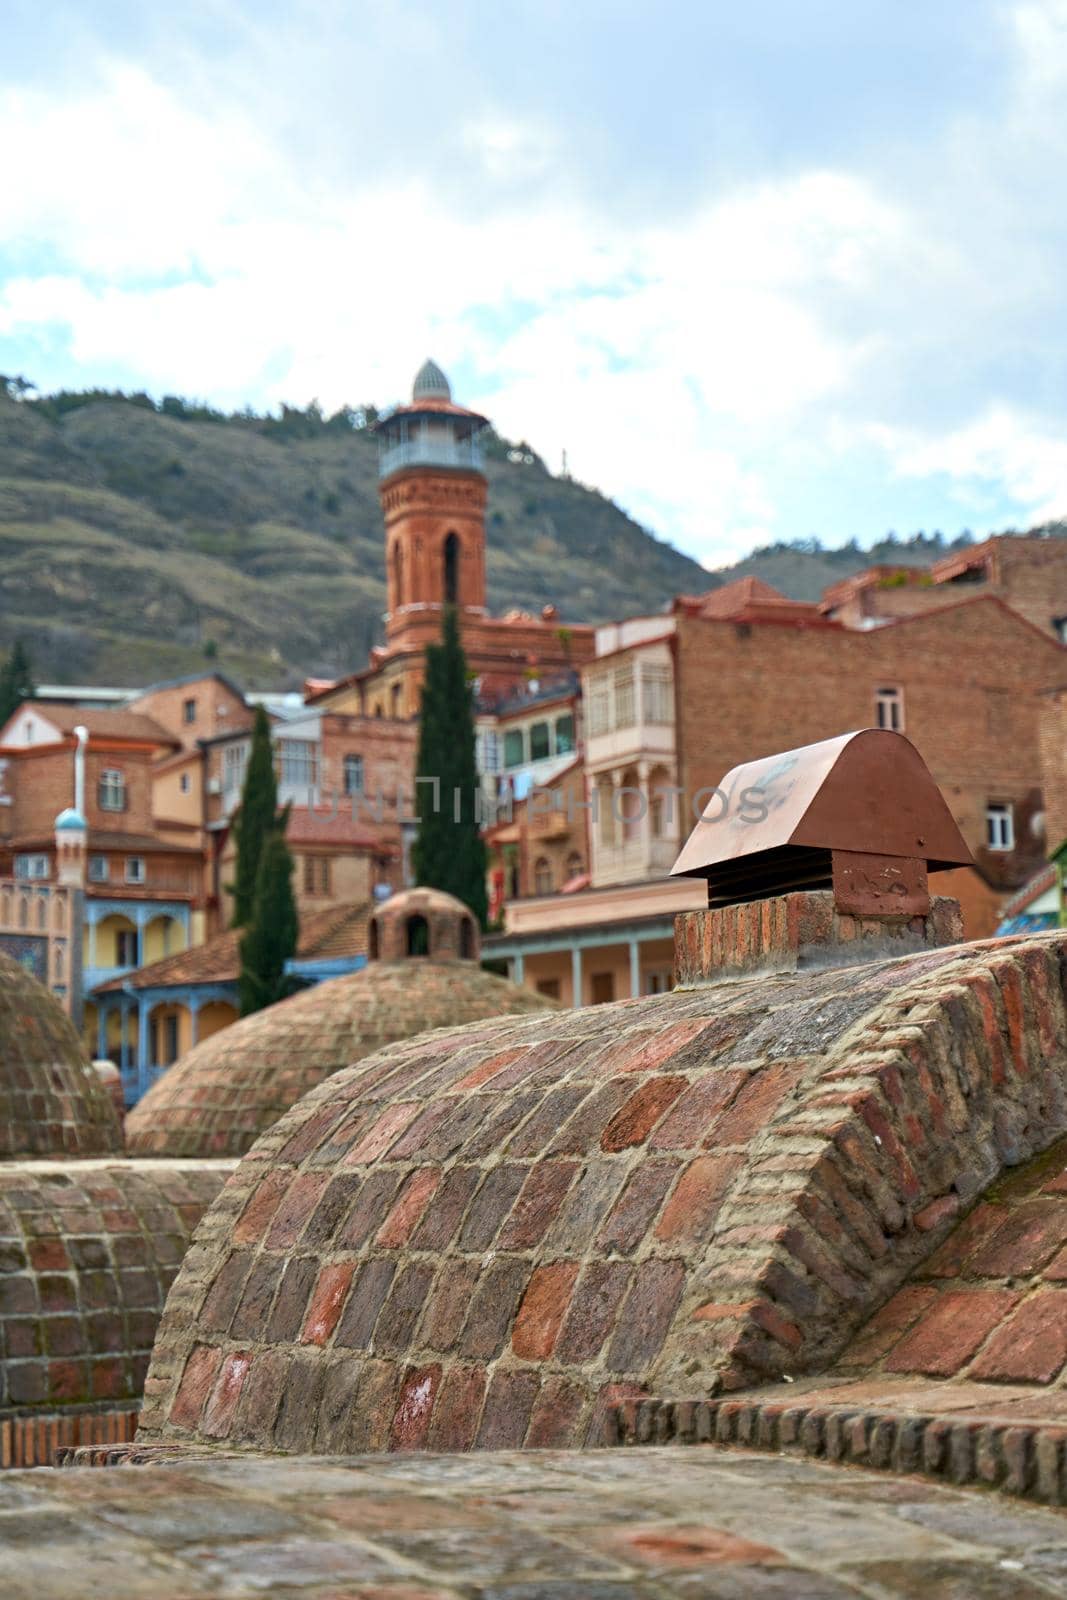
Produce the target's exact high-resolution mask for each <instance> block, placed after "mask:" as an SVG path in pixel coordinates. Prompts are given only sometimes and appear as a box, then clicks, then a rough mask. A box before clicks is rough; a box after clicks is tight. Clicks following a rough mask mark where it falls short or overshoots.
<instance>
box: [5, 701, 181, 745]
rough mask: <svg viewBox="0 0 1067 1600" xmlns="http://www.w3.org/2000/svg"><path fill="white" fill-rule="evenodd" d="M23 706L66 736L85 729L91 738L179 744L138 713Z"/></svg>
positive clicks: (36, 704) (28, 703)
mask: <svg viewBox="0 0 1067 1600" xmlns="http://www.w3.org/2000/svg"><path fill="white" fill-rule="evenodd" d="M25 705H26V706H29V707H32V709H33V710H34V711H36V712H37V713H38V715H39V716H41V717H43V718H44V720H45V721H46V722H50V723H52V725H53V727H56V728H58V729H59V730H60V732H61V733H65V734H72V733H73V732H74V730H75V728H88V730H89V736H90V738H92V737H94V736H95V737H96V738H99V739H135V740H138V741H142V742H143V741H147V742H149V743H151V744H160V745H167V746H175V745H177V744H178V742H179V741H178V740H177V739H175V738H174V736H173V734H169V733H168V732H167V731H166V729H165V728H161V727H160V725H159V723H158V722H156V721H155V720H154V719H153V718H152V717H146V716H142V714H141V713H140V712H139V711H121V710H119V711H116V710H112V709H110V708H109V709H106V710H96V709H87V708H86V707H85V706H62V705H56V704H55V702H54V701H51V700H27V701H26V703H25ZM23 709H25V706H24V707H23Z"/></svg>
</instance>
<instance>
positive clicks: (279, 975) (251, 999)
mask: <svg viewBox="0 0 1067 1600" xmlns="http://www.w3.org/2000/svg"><path fill="white" fill-rule="evenodd" d="M282 820H283V823H284V822H285V821H287V820H288V813H286V815H285V817H284V818H283V819H282ZM299 929H300V923H299V918H298V916H297V910H296V899H295V897H294V895H293V858H292V856H291V855H290V854H289V846H288V845H287V844H286V842H285V829H284V826H282V827H279V828H277V829H275V830H274V831H272V832H271V833H269V834H268V835H267V837H266V839H265V840H264V841H263V850H262V853H261V855H260V858H259V869H258V871H257V873H256V890H255V894H254V896H253V900H252V917H251V920H250V922H249V924H248V927H247V928H246V929H245V931H244V933H243V934H242V936H241V945H240V949H241V977H240V981H239V991H240V996H241V1015H242V1017H247V1016H248V1015H249V1013H250V1012H253V1011H262V1009H263V1007H264V1006H271V1005H273V1004H274V1002H275V1001H276V1000H284V999H285V997H286V995H287V994H290V993H291V992H292V990H293V987H294V985H293V981H292V978H291V977H289V976H288V975H287V974H286V971H285V963H286V962H287V961H288V960H289V958H290V956H292V955H295V954H296V942H297V935H298V933H299Z"/></svg>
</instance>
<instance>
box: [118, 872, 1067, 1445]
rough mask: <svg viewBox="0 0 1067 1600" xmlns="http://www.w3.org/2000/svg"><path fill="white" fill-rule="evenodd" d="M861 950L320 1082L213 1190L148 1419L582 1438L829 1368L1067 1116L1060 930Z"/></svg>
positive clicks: (500, 1030) (398, 1047) (274, 1435)
mask: <svg viewBox="0 0 1067 1600" xmlns="http://www.w3.org/2000/svg"><path fill="white" fill-rule="evenodd" d="M804 899H805V897H803V896H793V897H789V902H790V905H791V904H792V901H793V900H796V901H797V902H798V903H799V902H803V901H804ZM783 905H785V903H784V902H783ZM776 907H777V902H768V903H765V904H764V906H762V907H759V906H757V907H756V908H755V910H756V911H757V912H758V913H760V914H762V915H764V916H765V917H770V918H771V919H772V920H773V918H774V916H775V915H776V914H777V910H776ZM749 909H750V908H748V907H741V908H737V907H731V908H727V913H724V914H723V915H724V916H726V915H727V914H729V915H730V916H732V914H733V913H734V912H736V911H739V910H740V911H742V912H747V911H748V910H749ZM801 909H803V908H802V907H801ZM785 910H789V906H785ZM843 920H844V919H843ZM699 926H700V924H699V923H697V922H695V921H694V922H692V923H690V925H689V932H690V933H693V932H694V930H697V929H699ZM709 926H710V924H709ZM848 926H849V929H850V930H851V933H852V936H853V937H855V929H854V928H852V924H851V923H849V925H848ZM857 944H858V941H857ZM861 960H862V956H861V955H860V954H859V953H858V950H857V954H856V955H855V957H854V962H855V963H856V964H853V965H836V966H831V967H827V968H823V969H818V970H806V971H801V970H793V971H779V972H775V973H772V974H771V975H767V976H763V977H737V978H728V979H724V980H721V981H718V982H715V983H709V984H705V985H704V986H702V987H697V988H693V989H691V990H689V991H677V992H675V993H674V994H672V995H668V996H660V997H656V998H653V999H648V1000H641V1001H630V1002H625V1003H622V1004H618V1005H614V1006H601V1007H596V1008H589V1009H586V1010H579V1011H563V1012H555V1013H551V1014H548V1013H546V1014H544V1015H540V1016H532V1017H526V1018H520V1019H500V1020H495V1021H487V1022H482V1023H479V1024H476V1025H474V1026H469V1027H466V1028H462V1029H456V1030H453V1031H450V1032H445V1033H438V1034H435V1035H433V1036H423V1037H421V1038H419V1039H414V1040H410V1041H405V1042H403V1043H398V1044H395V1045H392V1046H390V1047H388V1048H386V1049H384V1050H382V1051H380V1052H379V1053H378V1054H376V1055H374V1056H372V1057H370V1058H369V1059H367V1060H363V1061H361V1062H359V1063H357V1064H356V1065H354V1066H352V1067H351V1068H349V1069H348V1070H347V1071H345V1072H342V1073H339V1074H337V1075H336V1076H334V1077H332V1078H331V1079H330V1080H329V1081H328V1082H326V1083H323V1084H321V1085H320V1086H319V1087H318V1088H317V1089H315V1090H313V1091H312V1092H311V1093H310V1094H308V1095H307V1096H306V1097H305V1098H304V1099H303V1100H302V1101H301V1102H300V1103H299V1105H296V1106H294V1107H293V1108H292V1110H290V1111H289V1112H288V1113H287V1114H286V1115H285V1116H284V1117H283V1118H282V1119H281V1120H280V1121H279V1122H278V1123H277V1124H276V1125H275V1126H274V1127H273V1128H272V1129H271V1130H270V1131H269V1132H268V1133H267V1134H266V1135H265V1136H264V1137H263V1138H262V1139H261V1140H260V1141H259V1143H258V1144H257V1145H256V1147H255V1150H254V1151H253V1152H252V1153H251V1155H250V1156H249V1157H248V1158H247V1159H246V1160H245V1161H244V1162H242V1163H241V1165H240V1166H239V1168H238V1170H237V1172H236V1174H235V1176H234V1178H233V1180H232V1181H231V1183H230V1184H229V1185H228V1186H227V1188H226V1190H225V1191H224V1192H223V1194H222V1195H221V1197H220V1199H219V1201H218V1202H217V1204H216V1205H215V1206H214V1207H213V1208H212V1210H211V1211H210V1213H209V1214H208V1216H207V1217H206V1218H205V1220H204V1224H203V1225H202V1227H201V1229H200V1231H199V1233H198V1236H197V1241H196V1243H195V1244H194V1245H193V1247H192V1249H191V1250H190V1251H189V1254H188V1255H187V1257H186V1259H185V1261H184V1263H183V1266H182V1269H181V1272H180V1273H179V1276H178V1278H177V1280H176V1282H175V1285H174V1289H173V1291H172V1293H171V1296H170V1299H169V1300H168V1303H167V1308H166V1312H165V1314H164V1317H163V1321H162V1324H161V1327H160V1332H159V1336H158V1339H157V1341H156V1346H155V1350H154V1353H153V1363H152V1371H151V1375H150V1383H149V1397H148V1400H147V1401H146V1406H145V1411H144V1413H143V1418H142V1429H141V1435H139V1436H143V1437H145V1438H146V1439H148V1440H152V1439H161V1438H162V1439H166V1440H170V1441H174V1440H182V1439H186V1440H195V1441H203V1442H207V1441H214V1442H216V1443H231V1444H242V1445H246V1446H250V1447H253V1448H261V1449H271V1450H281V1451H305V1452H314V1453H327V1454H329V1453H334V1452H345V1451H354V1450H360V1449H386V1448H410V1447H427V1448H431V1449H464V1448H469V1447H471V1446H481V1447H505V1446H514V1445H523V1444H525V1445H544V1446H549V1445H551V1446H555V1445H567V1444H575V1443H581V1442H585V1441H588V1440H595V1439H597V1438H598V1437H600V1430H601V1428H602V1424H603V1419H604V1418H605V1416H606V1415H607V1414H608V1413H609V1412H610V1413H611V1414H612V1415H613V1414H614V1408H615V1407H616V1406H617V1404H618V1403H619V1402H620V1400H624V1399H625V1398H626V1397H628V1396H640V1395H644V1394H650V1395H654V1396H659V1397H671V1398H673V1397H682V1398H693V1397H700V1396H707V1394H709V1393H713V1392H714V1390H715V1389H716V1387H718V1386H724V1387H725V1388H727V1389H734V1388H738V1387H741V1386H743V1385H745V1384H747V1383H751V1382H753V1381H756V1380H763V1379H766V1378H771V1377H776V1376H781V1375H782V1374H783V1373H788V1374H796V1373H799V1372H804V1371H813V1370H820V1369H821V1368H825V1366H826V1365H827V1363H828V1362H829V1361H830V1360H832V1359H833V1358H834V1357H835V1356H836V1354H837V1353H838V1352H839V1351H840V1350H841V1349H842V1348H844V1346H845V1345H846V1344H847V1342H848V1340H849V1338H850V1336H851V1335H852V1334H853V1333H855V1331H856V1330H858V1329H859V1328H860V1327H861V1326H862V1325H863V1323H864V1321H865V1320H866V1318H867V1317H868V1316H869V1315H870V1314H871V1312H872V1311H874V1310H875V1309H876V1308H877V1306H878V1305H880V1304H882V1303H883V1302H884V1301H886V1300H887V1299H888V1298H889V1297H890V1296H891V1295H892V1294H893V1293H894V1292H895V1291H896V1290H897V1289H898V1288H899V1287H900V1285H901V1284H902V1283H904V1282H905V1281H906V1280H907V1278H908V1276H909V1274H910V1273H911V1272H913V1271H914V1269H915V1267H916V1265H917V1264H918V1263H919V1262H920V1261H922V1260H924V1259H925V1258H926V1257H928V1256H930V1255H931V1254H932V1252H933V1251H934V1250H935V1249H936V1248H937V1247H938V1246H939V1245H940V1244H941V1243H942V1242H943V1240H944V1239H945V1237H946V1236H947V1234H948V1232H949V1230H950V1229H951V1228H952V1227H953V1225H954V1222H955V1220H956V1219H957V1218H958V1217H959V1216H960V1215H962V1213H963V1212H964V1211H966V1209H967V1208H968V1207H969V1206H971V1205H972V1204H973V1203H974V1201H975V1200H976V1199H977V1198H978V1196H979V1195H980V1194H981V1193H982V1191H983V1190H984V1189H985V1188H986V1187H987V1186H988V1185H989V1184H990V1183H991V1182H992V1181H993V1180H994V1179H995V1178H996V1177H997V1175H998V1173H999V1172H1000V1170H1001V1169H1002V1168H1003V1167H1004V1166H1006V1165H1010V1164H1014V1163H1018V1162H1020V1161H1022V1160H1024V1159H1026V1158H1027V1157H1028V1156H1030V1155H1032V1154H1033V1153H1034V1152H1036V1151H1039V1150H1041V1149H1045V1148H1048V1147H1049V1146H1050V1145H1051V1144H1052V1142H1053V1141H1054V1139H1056V1138H1057V1137H1059V1136H1061V1135H1062V1134H1063V1133H1064V1131H1065V1130H1067V1014H1065V1005H1064V970H1065V968H1067V937H1065V936H1064V935H1062V934H1058V933H1057V934H1053V935H1046V936H1039V937H1033V938H1028V939H1021V940H1006V941H994V942H990V943H987V944H982V945H967V946H964V945H958V946H950V947H948V948H944V949H927V950H921V951H919V952H917V953H914V954H910V955H906V956H904V957H902V958H900V957H898V958H897V959H885V958H876V959H872V960H870V961H867V962H865V963H863V964H859V963H860V961H861ZM394 970H396V971H398V972H404V971H405V970H407V969H405V968H403V967H398V968H396V969H394Z"/></svg>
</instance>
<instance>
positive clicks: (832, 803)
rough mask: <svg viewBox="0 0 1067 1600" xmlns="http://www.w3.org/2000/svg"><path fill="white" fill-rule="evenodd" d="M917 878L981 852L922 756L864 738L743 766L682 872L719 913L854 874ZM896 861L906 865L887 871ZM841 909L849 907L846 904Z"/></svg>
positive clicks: (700, 826) (891, 742)
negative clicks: (700, 883)
mask: <svg viewBox="0 0 1067 1600" xmlns="http://www.w3.org/2000/svg"><path fill="white" fill-rule="evenodd" d="M863 858H870V860H869V862H867V863H866V866H867V867H868V868H869V870H870V872H871V873H873V874H875V875H877V874H878V873H881V875H882V876H883V877H885V876H886V873H887V872H888V875H889V876H890V877H893V876H895V877H896V878H897V879H900V880H902V879H904V878H908V877H909V867H908V864H910V866H911V868H912V869H913V870H912V871H911V872H910V878H911V879H913V880H914V886H915V887H916V888H917V887H918V879H919V878H921V879H922V884H923V893H925V874H926V870H927V869H929V870H931V871H939V870H942V869H944V868H948V867H958V866H971V865H972V864H973V862H972V857H971V853H970V851H969V850H968V848H967V846H966V844H965V843H964V841H963V837H962V835H961V834H960V831H959V828H958V827H957V826H956V823H955V820H954V819H953V817H952V813H951V812H950V811H949V809H948V806H947V805H946V804H945V801H944V799H943V797H942V795H941V791H940V790H939V789H938V787H937V785H936V783H935V782H934V780H933V778H932V777H931V776H930V772H929V769H928V768H927V766H926V763H925V762H924V761H923V759H922V757H921V756H920V754H919V752H918V751H917V750H916V748H915V746H914V745H913V744H912V743H911V742H910V740H908V739H905V737H904V735H903V734H900V733H891V732H890V731H889V730H888V729H884V728H864V729H861V730H860V731H859V732H856V733H846V734H842V735H840V737H838V738H836V739H825V740H823V741H822V743H820V744H811V745H806V746H804V747H802V748H801V749H799V750H787V751H784V752H783V753H782V754H780V755H775V756H768V757H766V758H764V759H763V760H762V761H749V762H746V763H745V764H744V765H742V766H739V767H734V768H733V770H732V771H731V772H728V773H727V775H726V777H725V778H724V779H723V780H722V782H721V784H720V785H719V787H718V788H717V789H716V791H715V793H714V794H713V795H712V797H711V800H710V801H709V803H708V805H707V807H706V808H705V811H704V814H703V816H702V817H701V819H700V821H699V822H698V823H697V825H696V827H695V828H694V829H693V832H692V833H691V834H690V836H689V838H688V840H687V841H686V843H685V845H684V847H683V848H682V851H681V854H680V855H679V857H678V859H677V861H676V862H675V863H674V866H673V868H672V869H671V875H672V876H675V877H689V878H704V879H706V881H707V884H708V895H709V901H710V903H711V904H712V905H715V904H727V903H733V902H741V901H745V900H760V899H764V898H766V897H769V896H771V895H776V894H784V893H786V892H788V891H789V890H793V889H824V888H829V887H830V886H831V885H833V887H834V889H835V891H836V890H837V889H838V886H839V884H840V883H843V882H844V880H845V876H846V874H847V875H848V876H849V878H850V879H851V880H852V881H853V882H854V881H855V880H856V879H857V877H860V878H862V877H863V876H864V868H865V862H864V859H863ZM889 859H895V860H896V861H897V862H898V866H897V867H896V868H892V869H887V868H885V867H884V866H879V865H877V864H878V863H882V864H884V863H885V862H886V861H887V860H889ZM839 898H840V897H839Z"/></svg>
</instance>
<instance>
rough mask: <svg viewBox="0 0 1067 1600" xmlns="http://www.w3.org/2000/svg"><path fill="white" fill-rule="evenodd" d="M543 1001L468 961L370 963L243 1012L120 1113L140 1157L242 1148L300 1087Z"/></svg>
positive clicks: (546, 1006) (539, 1008)
mask: <svg viewBox="0 0 1067 1600" xmlns="http://www.w3.org/2000/svg"><path fill="white" fill-rule="evenodd" d="M556 1009H558V1008H557V1006H556V1003H555V1002H554V1001H552V1000H546V999H545V998H544V997H543V996H542V995H538V994H533V993H532V992H531V991H530V990H528V989H521V988H519V986H518V985H517V984H513V983H508V982H507V981H506V980H505V979H503V978H496V977H493V975H492V974H491V973H488V972H482V970H481V969H480V968H479V967H477V966H475V965H474V964H473V963H472V962H466V961H441V962H438V961H425V960H410V961H402V962H396V963H392V962H389V963H381V964H379V963H372V965H370V966H369V967H365V968H364V969H363V970H362V971H360V972H354V973H352V974H351V975H350V976H349V977H345V978H334V979H333V980H332V981H331V982H329V983H323V984H320V985H319V986H318V987H317V988H314V989H306V990H304V992H303V993H301V994H297V995H294V996H293V997H292V999H290V1000H283V1001H282V1002H281V1003H280V1004H279V1005H276V1006H270V1007H269V1008H268V1009H267V1010H265V1011H260V1012H257V1013H256V1014H255V1015H254V1016H251V1017H245V1018H244V1019H243V1020H242V1021H241V1022H236V1023H234V1025H233V1026H232V1027H230V1028H225V1029H223V1030H222V1031H221V1032H220V1033H217V1034H214V1035H212V1037H211V1038H210V1039H205V1040H204V1042H203V1044H200V1045H197V1047H196V1048H195V1049H194V1050H190V1051H189V1053H188V1055H185V1056H183V1057H182V1058H181V1060H180V1061H178V1062H176V1063H175V1065H174V1066H173V1067H171V1068H170V1070H169V1071H168V1072H167V1073H165V1074H164V1076H163V1077H162V1078H160V1080H159V1081H158V1083H156V1084H154V1085H153V1087H152V1088H151V1089H150V1090H149V1092H148V1093H147V1094H146V1095H145V1097H144V1098H143V1099H142V1100H141V1101H140V1102H139V1103H138V1104H137V1105H136V1106H135V1107H134V1109H133V1110H132V1111H131V1112H130V1113H129V1115H128V1116H127V1118H126V1143H127V1148H128V1149H129V1150H130V1151H131V1152H133V1153H135V1154H140V1155H171V1156H222V1155H243V1154H244V1152H245V1151H246V1150H247V1149H248V1148H249V1147H250V1146H251V1145H252V1143H253V1142H254V1141H255V1140H256V1139H257V1138H258V1137H259V1135H260V1134H261V1133H262V1132H263V1131H264V1130H265V1129H266V1128H269V1127H270V1126H271V1124H272V1123H274V1122H276V1121H277V1119H278V1118H279V1117H280V1116H281V1115H282V1113H283V1111H287V1110H288V1109H289V1107H290V1106H291V1105H294V1104H295V1103H296V1101H297V1100H299V1099H300V1097H301V1095H304V1094H306V1093H307V1091H308V1090H309V1089H313V1088H314V1087H315V1086H316V1085H317V1084H320V1083H321V1082H322V1080H323V1079H324V1078H327V1077H329V1076H330V1075H331V1073H334V1072H337V1071H339V1070H340V1068H342V1067H347V1066H349V1065H351V1063H352V1062H355V1061H359V1060H361V1059H362V1058H363V1057H364V1056H368V1055H370V1054H372V1052H374V1051H375V1050H378V1049H380V1048H381V1046H382V1045H384V1044H388V1043H390V1042H391V1041H393V1040H396V1039H408V1038H411V1037H412V1036H413V1035H415V1034H419V1033H424V1032H425V1031H426V1030H427V1029H430V1028H444V1027H454V1026H456V1024H458V1023H464V1022H474V1021H479V1020H481V1019H482V1018H484V1017H499V1016H505V1015H513V1014H524V1013H527V1012H535V1011H536V1012H544V1011H548V1010H556Z"/></svg>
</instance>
